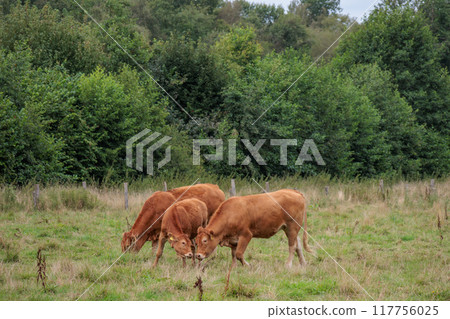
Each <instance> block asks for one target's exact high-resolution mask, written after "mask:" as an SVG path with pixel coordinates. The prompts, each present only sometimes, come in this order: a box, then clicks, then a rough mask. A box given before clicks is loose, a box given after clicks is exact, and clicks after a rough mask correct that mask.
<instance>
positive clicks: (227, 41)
mask: <svg viewBox="0 0 450 319" xmlns="http://www.w3.org/2000/svg"><path fill="white" fill-rule="evenodd" d="M215 49H216V51H217V52H218V54H219V55H220V57H221V58H222V59H224V60H225V63H226V64H228V65H230V64H236V65H238V66H240V67H243V68H245V67H246V66H247V65H248V64H250V63H254V62H255V61H256V60H257V59H258V58H259V57H260V56H261V55H262V47H261V45H260V44H259V43H258V41H257V40H256V33H255V30H254V29H253V28H241V27H238V28H234V29H232V30H231V31H230V32H228V33H226V34H224V35H223V36H222V37H221V38H220V39H219V40H218V41H217V42H216V44H215Z"/></svg>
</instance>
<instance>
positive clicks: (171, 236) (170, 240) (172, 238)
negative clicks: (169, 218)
mask: <svg viewBox="0 0 450 319" xmlns="http://www.w3.org/2000/svg"><path fill="white" fill-rule="evenodd" d="M167 238H169V242H173V241H175V237H174V236H173V234H172V233H167Z"/></svg>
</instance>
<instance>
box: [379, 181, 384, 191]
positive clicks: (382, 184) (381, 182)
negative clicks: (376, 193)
mask: <svg viewBox="0 0 450 319" xmlns="http://www.w3.org/2000/svg"><path fill="white" fill-rule="evenodd" d="M380 192H381V193H382V194H384V182H383V180H382V179H380Z"/></svg>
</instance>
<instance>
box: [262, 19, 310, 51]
mask: <svg viewBox="0 0 450 319" xmlns="http://www.w3.org/2000/svg"><path fill="white" fill-rule="evenodd" d="M268 33H269V38H268V41H269V42H270V43H271V44H272V46H273V48H274V49H275V51H277V52H280V51H282V50H284V49H286V48H293V49H301V48H308V47H309V39H308V38H309V37H308V34H307V32H306V27H305V26H304V24H303V23H302V21H301V19H300V17H299V16H296V15H294V14H287V15H283V16H282V17H280V18H279V19H278V20H276V22H275V23H274V24H273V25H271V26H270V28H269V30H268Z"/></svg>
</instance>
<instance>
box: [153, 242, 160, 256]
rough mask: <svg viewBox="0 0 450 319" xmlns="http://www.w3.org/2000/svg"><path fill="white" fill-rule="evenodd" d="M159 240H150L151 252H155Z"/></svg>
mask: <svg viewBox="0 0 450 319" xmlns="http://www.w3.org/2000/svg"><path fill="white" fill-rule="evenodd" d="M158 244H159V240H154V241H152V254H154V253H155V252H156V249H157V248H158Z"/></svg>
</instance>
